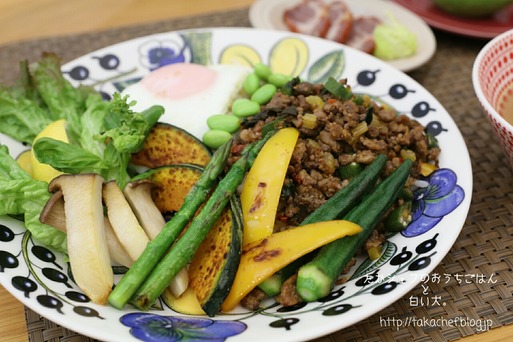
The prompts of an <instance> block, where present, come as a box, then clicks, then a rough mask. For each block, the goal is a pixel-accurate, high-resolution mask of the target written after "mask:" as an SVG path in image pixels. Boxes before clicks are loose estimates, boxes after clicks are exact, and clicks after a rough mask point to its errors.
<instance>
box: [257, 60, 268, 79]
mask: <svg viewBox="0 0 513 342" xmlns="http://www.w3.org/2000/svg"><path fill="white" fill-rule="evenodd" d="M253 71H254V73H255V74H256V75H257V76H258V77H259V78H260V79H262V80H264V81H267V78H268V77H269V75H270V74H271V69H270V68H269V67H268V66H267V65H265V64H264V63H261V62H258V63H255V65H253Z"/></svg>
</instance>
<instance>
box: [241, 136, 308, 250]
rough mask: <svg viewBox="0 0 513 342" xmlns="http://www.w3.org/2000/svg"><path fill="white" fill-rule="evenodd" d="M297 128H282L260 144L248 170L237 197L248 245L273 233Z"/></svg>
mask: <svg viewBox="0 0 513 342" xmlns="http://www.w3.org/2000/svg"><path fill="white" fill-rule="evenodd" d="M298 136H299V131H298V130H297V129H295V128H292V127H288V128H283V129H281V130H279V131H278V132H276V134H275V135H274V136H273V137H272V138H271V139H269V141H268V142H267V143H266V144H265V145H264V146H263V147H262V150H261V151H260V153H259V154H258V156H257V158H256V159H255V162H254V163H253V166H252V167H251V169H250V170H249V172H248V174H247V176H246V180H245V181H244V185H243V187H242V191H241V195H240V199H241V206H242V214H243V220H244V242H243V244H247V243H250V242H253V241H256V240H260V239H262V238H264V237H266V236H269V235H271V234H272V232H273V228H274V220H275V217H276V210H277V208H278V201H279V200H280V194H281V189H282V186H283V181H284V179H285V174H286V173H287V168H288V166H289V162H290V158H291V157H292V152H293V151H294V146H295V145H296V142H297V139H298Z"/></svg>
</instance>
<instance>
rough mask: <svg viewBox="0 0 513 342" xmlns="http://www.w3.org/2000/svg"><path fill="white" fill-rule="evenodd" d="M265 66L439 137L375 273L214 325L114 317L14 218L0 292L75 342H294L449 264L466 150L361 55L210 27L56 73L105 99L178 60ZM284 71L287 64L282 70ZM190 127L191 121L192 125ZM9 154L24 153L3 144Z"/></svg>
mask: <svg viewBox="0 0 513 342" xmlns="http://www.w3.org/2000/svg"><path fill="white" fill-rule="evenodd" d="M177 61H194V62H196V63H203V64H211V63H221V62H240V63H246V62H251V63H254V62H257V61H262V62H264V63H266V64H268V65H270V66H271V68H273V70H275V71H279V72H284V73H289V72H295V73H297V74H300V75H301V77H303V78H305V79H308V80H317V81H322V80H323V79H325V78H326V77H327V76H328V75H331V76H334V77H336V78H344V77H345V78H347V79H348V82H349V84H351V85H352V89H353V91H354V92H355V93H367V94H370V95H372V96H375V97H378V98H380V99H381V100H382V101H385V102H386V103H388V104H389V105H391V106H393V107H395V108H396V109H397V110H398V111H400V112H403V113H406V114H407V115H409V116H411V117H415V118H416V119H418V120H419V121H420V122H421V123H422V124H424V125H425V126H426V127H427V129H428V130H429V131H430V132H431V133H432V134H434V135H436V137H437V138H438V141H439V144H440V146H441V148H442V153H441V158H440V165H441V167H442V168H441V169H440V170H439V171H437V172H436V173H435V174H433V176H431V177H430V178H429V179H427V183H426V184H429V186H428V187H427V188H424V189H422V191H420V192H418V193H417V194H416V195H417V199H416V201H415V204H416V205H417V207H418V208H419V210H418V211H417V212H416V213H417V215H416V221H415V222H414V224H412V225H411V226H410V227H408V230H406V232H405V234H402V235H401V234H398V235H395V236H393V237H391V238H390V240H389V241H388V243H387V245H386V248H385V252H384V254H383V256H382V257H381V258H380V259H379V260H377V261H375V262H374V263H371V262H369V260H360V261H359V262H360V263H361V265H360V266H357V267H355V268H353V272H354V274H353V276H352V278H351V279H350V280H349V281H348V282H347V283H345V284H344V285H342V286H339V287H337V288H336V289H335V290H334V291H333V292H332V294H331V295H329V296H328V297H326V298H324V299H323V300H320V301H318V302H314V303H310V304H308V305H298V306H295V307H291V308H286V309H285V308H282V307H280V306H277V305H275V304H274V303H273V302H267V303H266V307H265V308H263V309H262V310H260V311H259V312H255V313H253V312H247V311H245V310H243V309H241V308H238V309H237V310H235V311H234V312H230V313H227V314H221V315H218V316H216V317H215V318H212V319H210V318H207V317H190V316H189V317H187V316H183V315H180V314H178V313H176V312H173V311H171V310H170V309H169V308H167V307H166V306H165V304H163V303H162V302H160V301H159V302H158V303H157V304H158V305H160V306H161V307H162V309H161V310H151V311H149V312H145V313H142V312H138V311H137V310H134V309H133V308H130V307H127V308H125V309H124V310H122V311H118V310H116V309H114V308H112V307H110V306H101V305H95V304H93V303H91V302H90V301H89V300H88V298H87V297H86V296H85V295H83V294H82V292H81V291H80V289H79V288H78V287H77V286H76V285H75V284H74V283H73V281H72V280H71V279H70V278H69V273H68V272H69V269H68V265H67V263H66V262H65V260H64V258H63V255H61V254H59V253H57V252H55V251H52V250H48V249H46V248H45V247H43V246H42V245H41V243H39V242H38V241H36V240H34V239H33V238H31V236H30V234H28V233H27V232H26V230H25V228H24V226H23V222H20V221H18V220H16V219H14V218H10V217H2V218H0V266H1V267H0V282H1V284H2V285H3V286H4V287H5V288H6V289H7V290H8V291H9V292H11V293H12V294H13V295H14V296H15V297H16V298H17V299H18V300H20V301H21V302H22V303H23V304H25V305H26V306H28V307H29V308H31V309H32V310H34V311H36V312H38V313H39V314H41V315H42V316H44V317H46V318H48V319H50V320H52V321H54V322H56V323H58V324H60V325H62V326H64V327H66V328H69V329H71V330H74V331H77V332H79V333H81V334H84V335H87V336H91V337H93V338H97V339H100V340H104V341H136V340H138V338H139V339H141V340H145V341H182V340H184V341H185V340H187V338H190V337H191V336H192V335H193V334H196V335H197V336H198V334H199V335H200V336H202V337H204V338H205V339H206V340H216V341H222V340H225V339H228V340H229V341H245V342H248V341H262V340H265V341H269V342H271V341H279V342H283V341H300V340H308V339H313V338H316V337H319V336H322V335H325V334H329V333H332V332H334V331H337V330H340V329H343V328H345V327H348V326H350V325H352V324H355V323H357V322H359V321H361V320H362V319H365V318H366V317H368V316H370V315H372V314H374V313H377V312H378V311H380V310H382V309H383V308H385V307H387V306H389V305H390V304H391V303H393V302H394V301H396V300H398V299H399V298H401V297H403V296H404V295H405V294H407V293H408V291H410V290H411V289H412V288H413V287H414V286H415V285H417V284H418V283H419V281H420V279H421V277H422V276H424V275H426V274H428V273H429V272H430V271H431V270H432V269H433V268H434V267H435V266H436V265H437V264H438V263H439V262H440V261H441V260H442V258H443V257H444V256H445V255H446V253H447V252H448V251H449V249H450V248H451V246H452V245H453V243H454V241H455V240H456V238H457V237H458V234H459V232H460V230H461V228H462V226H463V224H464V221H465V218H466V216H467V213H468V208H469V205H470V200H471V194H472V170H471V164H470V159H469V155H468V151H467V148H466V146H465V142H464V140H463V138H462V136H461V134H460V132H459V130H458V128H457V127H456V125H455V123H454V122H453V120H452V119H451V116H450V115H449V114H448V113H447V112H446V110H445V109H444V108H443V107H442V105H441V104H440V103H439V102H438V101H437V100H436V99H435V98H434V97H433V96H432V95H431V94H430V93H429V92H428V91H427V90H425V89H424V88H423V87H422V86H421V85H420V84H418V83H417V82H415V81H414V80H413V79H411V78H410V77H409V76H407V75H405V74H404V73H402V72H400V71H398V70H397V69H395V68H393V67H392V66H390V65H389V64H386V63H384V62H382V61H380V60H378V59H376V58H373V57H371V56H369V55H367V54H364V53H362V52H359V51H356V50H354V49H350V48H347V47H344V46H342V45H339V44H335V43H332V42H329V41H326V40H323V39H317V38H312V37H308V36H300V35H296V34H291V33H289V32H285V31H268V30H256V29H233V28H214V29H198V30H186V31H179V32H169V33H162V34H156V35H152V36H147V37H142V38H138V39H134V40H130V41H126V42H123V43H120V44H116V45H113V46H109V47H106V48H103V49H101V50H98V51H94V52H92V53H89V54H87V55H85V56H83V57H80V58H78V59H76V60H74V61H72V62H70V63H67V64H66V65H64V66H63V68H62V70H63V72H64V73H65V74H66V75H67V76H68V77H69V79H70V80H71V81H73V83H74V84H78V83H80V82H82V83H84V84H96V85H97V87H98V89H99V90H100V91H102V92H105V94H112V93H113V92H115V91H119V90H121V89H123V88H124V87H125V86H126V85H127V84H130V83H132V82H134V81H136V80H137V79H139V78H140V77H141V76H143V75H145V74H147V73H148V72H149V71H150V70H152V69H155V68H157V67H159V66H162V65H165V64H169V63H173V62H177ZM283 61H287V63H282V62H283ZM191 120H194V118H191ZM0 141H1V142H2V143H4V144H6V145H8V147H9V149H10V151H11V153H12V155H13V156H16V155H17V154H18V153H19V152H20V151H22V150H24V149H26V147H24V146H23V145H22V144H19V143H17V142H14V141H12V140H11V139H8V138H6V137H5V136H0Z"/></svg>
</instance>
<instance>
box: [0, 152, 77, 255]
mask: <svg viewBox="0 0 513 342" xmlns="http://www.w3.org/2000/svg"><path fill="white" fill-rule="evenodd" d="M0 189H2V191H0V215H20V214H21V215H23V216H24V221H25V227H26V228H27V230H29V231H30V233H31V234H32V235H33V236H34V238H35V239H37V240H38V241H40V242H41V243H43V244H45V245H47V246H49V247H52V248H54V249H55V250H57V251H60V252H64V253H66V250H67V249H66V234H64V233H63V232H61V231H59V230H57V229H55V228H53V227H51V226H49V225H46V224H43V223H41V222H40V221H39V215H40V213H41V211H42V210H43V208H44V206H45V204H46V202H47V201H48V199H49V198H50V197H51V194H50V193H49V192H48V184H47V183H46V182H42V181H38V180H35V179H33V178H32V177H31V176H30V175H29V174H27V173H26V172H25V171H24V170H23V169H21V167H19V165H18V163H17V162H16V160H14V158H13V157H12V156H11V155H10V154H9V150H8V148H7V147H6V146H5V145H0Z"/></svg>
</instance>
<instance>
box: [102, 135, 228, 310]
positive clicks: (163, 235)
mask: <svg viewBox="0 0 513 342" xmlns="http://www.w3.org/2000/svg"><path fill="white" fill-rule="evenodd" d="M231 146H232V141H229V142H227V143H226V144H224V145H223V146H221V147H220V148H219V149H217V150H216V151H215V153H214V154H213V155H212V158H211V160H210V162H209V163H208V165H207V166H206V168H205V170H204V171H203V173H202V175H201V177H200V178H199V179H198V181H197V182H196V184H195V185H194V187H193V188H192V189H191V190H190V191H189V193H188V194H187V196H186V197H185V199H184V203H183V205H182V207H181V208H180V210H179V211H178V212H177V213H176V214H175V215H174V216H173V218H172V219H171V220H169V221H168V222H167V223H166V225H165V226H164V227H163V228H162V231H161V232H160V233H159V235H157V237H156V238H155V239H153V240H152V241H151V242H150V243H149V244H148V245H147V246H146V249H145V250H144V252H143V253H142V254H141V256H140V257H139V258H138V259H137V260H136V261H135V262H134V264H133V265H132V267H130V269H129V270H128V272H127V273H126V274H125V275H124V276H123V278H121V280H120V281H119V282H118V284H117V285H116V287H115V288H114V290H113V291H112V292H111V294H110V296H109V303H110V304H111V305H112V306H114V307H115V308H118V309H122V308H123V307H124V306H125V304H126V303H127V302H128V300H129V299H130V298H131V297H132V295H133V294H134V293H135V291H136V290H137V288H138V287H139V286H140V285H141V284H142V283H143V281H144V280H145V279H146V277H147V276H148V274H149V273H150V272H151V270H152V269H153V267H155V265H156V264H157V262H158V261H159V260H160V259H161V258H162V256H163V255H164V254H165V253H166V251H167V250H168V248H169V247H170V246H171V244H172V243H173V242H174V241H175V240H176V238H177V237H178V235H179V234H180V233H181V232H182V230H183V229H184V227H185V226H186V225H187V223H189V221H190V220H191V218H192V217H193V216H194V214H195V213H196V211H197V210H198V208H199V207H200V206H201V205H202V204H203V202H204V201H205V199H206V198H207V195H208V193H209V192H210V190H211V188H212V187H213V186H214V184H215V183H216V181H217V178H218V176H219V175H220V174H221V172H222V170H223V167H224V164H225V162H226V159H227V158H228V155H229V154H230V149H231Z"/></svg>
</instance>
